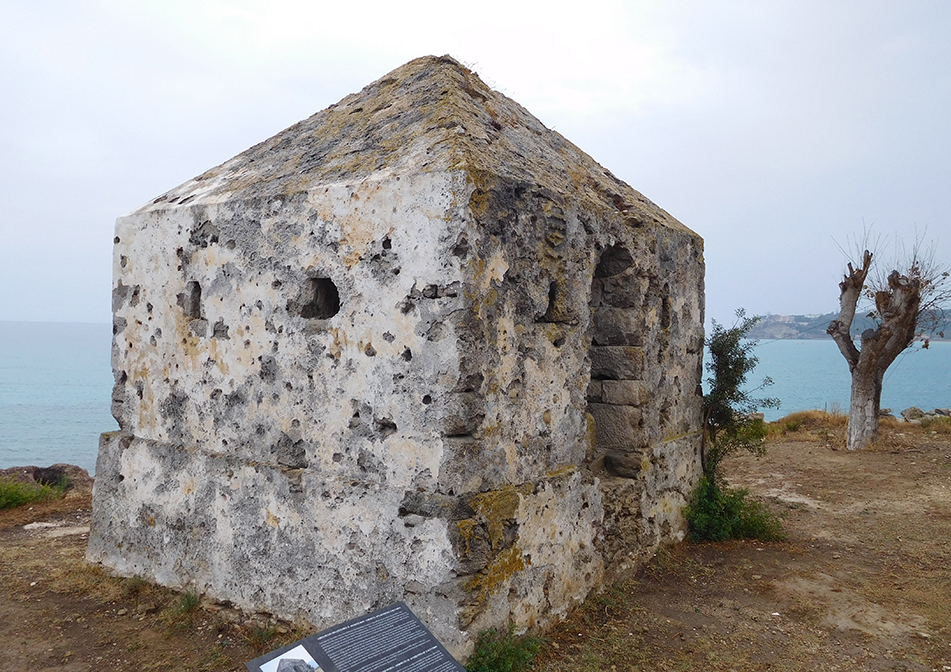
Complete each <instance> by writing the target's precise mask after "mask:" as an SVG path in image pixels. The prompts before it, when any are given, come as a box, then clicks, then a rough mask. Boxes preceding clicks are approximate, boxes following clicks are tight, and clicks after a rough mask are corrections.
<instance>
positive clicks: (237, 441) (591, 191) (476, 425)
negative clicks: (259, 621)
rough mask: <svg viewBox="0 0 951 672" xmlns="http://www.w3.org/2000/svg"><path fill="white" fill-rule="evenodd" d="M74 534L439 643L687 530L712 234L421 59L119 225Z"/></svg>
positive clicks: (140, 561) (228, 588)
mask: <svg viewBox="0 0 951 672" xmlns="http://www.w3.org/2000/svg"><path fill="white" fill-rule="evenodd" d="M114 276H115V289H114V293H113V309H114V315H115V329H114V331H115V339H114V343H113V368H114V372H115V376H116V385H115V392H114V395H113V414H114V415H115V417H116V419H117V420H118V422H119V426H120V431H119V432H116V433H113V434H109V435H104V437H103V440H102V442H101V446H100V456H99V462H98V464H97V479H96V490H95V501H94V519H93V528H92V532H91V535H90V545H89V554H88V555H89V558H90V559H91V560H94V561H98V562H102V563H103V564H105V565H107V566H109V567H111V568H113V569H114V570H116V571H117V572H119V573H121V574H125V575H133V574H139V575H143V576H149V577H152V578H154V579H155V580H157V581H159V582H160V583H163V584H167V585H190V586H192V587H193V588H195V589H197V590H199V591H201V592H203V593H206V594H208V595H209V596H211V597H215V598H218V599H221V600H227V601H230V602H233V603H234V604H236V605H237V606H239V607H241V608H244V609H247V610H251V611H254V610H264V611H270V612H272V613H276V614H279V615H281V616H284V617H289V618H295V617H301V618H306V619H307V620H309V621H311V622H312V623H314V624H315V625H316V626H318V627H321V626H326V625H330V624H332V623H336V622H339V621H341V620H344V619H346V618H349V617H351V616H354V615H357V614H361V613H364V612H366V611H367V610H370V609H372V608H374V607H379V606H382V605H384V604H387V603H390V602H394V601H397V600H400V599H402V600H406V601H407V603H408V604H409V605H410V606H411V607H412V608H413V609H414V611H416V612H417V613H418V614H419V615H420V617H421V618H422V620H423V621H424V622H426V623H427V624H428V625H429V626H430V627H431V628H432V629H433V631H434V633H435V634H436V636H437V637H438V638H439V639H440V640H442V641H443V642H444V643H445V644H446V645H447V646H448V647H449V648H450V650H452V651H453V652H455V653H457V654H462V653H464V652H465V651H466V650H467V649H468V648H469V647H470V646H471V642H472V638H473V636H474V635H475V634H477V632H478V631H479V630H480V629H482V628H485V627H489V626H498V625H501V624H503V623H505V622H506V621H508V620H514V621H515V622H516V623H517V624H519V625H521V626H533V625H545V624H547V623H550V622H552V621H554V620H557V619H559V618H561V617H562V616H563V615H564V614H565V613H566V612H567V610H568V609H569V608H570V607H571V606H572V605H573V604H576V603H577V602H579V601H580V600H582V599H583V598H584V596H585V595H586V594H587V593H588V592H589V591H590V590H591V589H592V588H595V587H596V586H598V585H599V584H600V583H601V582H602V581H603V580H604V579H605V576H606V575H610V574H611V573H616V572H619V571H623V570H624V569H625V568H626V567H629V566H631V565H632V564H634V563H636V562H637V561H638V560H639V559H640V558H642V557H645V556H646V555H648V554H650V553H651V552H652V551H653V549H654V548H656V546H657V544H658V543H661V542H662V541H664V540H674V539H678V538H680V537H682V531H683V521H682V518H681V516H680V508H681V506H682V505H683V503H684V502H685V498H686V495H687V494H688V493H689V490H690V488H691V487H692V485H693V483H694V482H695V480H696V477H697V475H698V470H699V464H698V455H697V448H698V443H699V435H698V433H697V432H698V429H699V415H700V410H699V401H700V397H699V396H698V394H697V388H698V386H699V383H700V357H701V350H702V326H701V325H702V322H703V261H702V242H701V241H700V239H699V238H698V237H697V236H696V235H695V234H693V233H692V232H690V231H689V230H688V229H686V228H685V227H683V226H682V225H681V224H680V223H679V222H677V221H676V220H674V219H673V218H671V217H670V216H669V215H667V213H665V212H663V211H662V210H660V209H659V208H657V207H656V206H654V205H653V204H652V203H650V201H648V200H647V199H645V198H644V197H643V196H641V195H640V194H638V193H637V192H635V191H634V190H633V189H631V188H630V187H628V186H627V185H625V184H624V183H622V182H620V181H619V180H617V179H616V178H614V177H613V176H612V175H611V174H610V173H608V172H607V171H605V170H604V169H603V168H601V167H600V166H598V165H597V164H596V163H594V161H592V160H591V159H590V157H587V155H585V154H583V153H582V152H581V151H580V150H578V149H577V148H576V147H574V146H573V145H571V144H570V143H568V142H567V141H565V140H564V139H563V138H561V136H558V135H557V134H555V133H553V132H551V131H549V130H548V129H546V128H544V126H542V125H541V123H540V122H538V120H537V119H535V118H534V117H532V116H531V115H530V114H528V113H527V112H526V111H525V110H524V109H523V108H521V107H520V106H518V105H517V104H516V103H514V102H513V101H510V100H509V99H507V98H505V97H504V96H501V95H500V94H498V93H496V92H494V91H491V90H490V89H488V87H486V86H485V85H484V84H483V83H482V82H481V81H480V80H478V78H477V77H475V75H473V73H471V72H469V71H468V70H466V69H465V68H463V67H462V66H460V65H459V64H458V63H456V62H455V61H452V60H451V59H448V58H443V59H434V58H427V59H419V60H417V61H413V62H412V63H409V64H407V65H406V66H403V67H402V68H400V69H398V70H396V71H394V72H393V73H391V74H390V75H388V76H387V77H385V78H383V79H382V80H379V81H378V82H375V83H374V84H371V85H370V86H368V87H367V88H366V89H364V90H363V91H362V92H360V93H359V94H354V95H353V96H350V97H348V98H346V99H344V100H343V101H341V103H339V104H338V105H336V106H332V107H331V108H328V110H325V111H323V112H321V113H318V114H317V115H315V116H314V117H312V118H310V119H308V120H305V121H304V122H301V123H300V124H298V125H296V126H294V127H292V128H290V129H288V130H287V131H285V132H283V133H281V134H279V135H278V136H275V137H274V138H272V139H270V140H268V141H266V142H265V143H262V144H261V145H258V146H256V147H253V148H251V149H250V150H248V151H247V152H245V153H244V154H242V155H239V156H238V157H235V158H234V159H232V160H231V161H229V162H226V163H225V164H223V165H222V166H219V167H218V168H215V169H212V170H211V171H208V172H207V173H205V174H204V175H202V176H199V177H198V178H195V179H194V180H191V181H189V182H187V183H185V184H184V185H182V186H181V187H179V188H177V189H175V190H172V191H171V192H168V193H167V194H165V195H163V196H161V197H159V198H158V199H156V200H155V201H154V202H152V203H150V204H148V205H147V206H145V207H143V208H141V209H140V210H138V211H136V212H134V213H132V214H131V215H128V216H126V217H123V218H120V219H119V220H118V222H117V224H116V239H115V267H114Z"/></svg>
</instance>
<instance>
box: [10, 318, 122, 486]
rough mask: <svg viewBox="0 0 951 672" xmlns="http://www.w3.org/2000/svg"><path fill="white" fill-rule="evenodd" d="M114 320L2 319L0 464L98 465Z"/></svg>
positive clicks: (106, 425)
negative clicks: (42, 320)
mask: <svg viewBox="0 0 951 672" xmlns="http://www.w3.org/2000/svg"><path fill="white" fill-rule="evenodd" d="M111 339H112V327H111V325H108V324H66V323H55V322H0V468H2V467H13V466H23V465H30V464H34V465H37V466H41V467H45V466H49V465H50V464H54V463H56V462H70V463H72V464H78V465H79V466H81V467H83V468H84V469H86V470H88V471H89V472H90V473H92V472H93V469H94V468H95V465H96V453H97V451H98V449H99V434H100V433H102V432H107V431H112V430H115V429H118V425H116V421H115V420H114V419H113V418H112V415H111V413H110V412H109V404H110V397H111V394H112V369H111V366H110V363H109V355H110V349H111Z"/></svg>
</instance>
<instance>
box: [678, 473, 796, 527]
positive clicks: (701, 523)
mask: <svg viewBox="0 0 951 672" xmlns="http://www.w3.org/2000/svg"><path fill="white" fill-rule="evenodd" d="M684 513H685V515H686V518H687V524H688V525H689V526H690V539H691V540H693V541H725V540H727V539H759V540H760V541H779V540H781V539H783V538H784V535H783V528H782V524H781V523H780V521H779V518H778V517H776V515H775V514H773V513H772V512H771V511H770V510H769V509H767V508H766V506H765V505H763V504H762V503H760V502H757V501H755V500H752V499H749V493H748V492H747V491H746V490H735V489H732V488H726V487H722V486H719V485H717V484H716V483H715V482H714V481H711V480H709V479H707V477H705V476H704V477H702V478H701V479H700V483H699V484H698V485H697V489H696V490H694V492H693V495H692V496H691V498H690V504H688V505H687V509H686V511H685V512H684Z"/></svg>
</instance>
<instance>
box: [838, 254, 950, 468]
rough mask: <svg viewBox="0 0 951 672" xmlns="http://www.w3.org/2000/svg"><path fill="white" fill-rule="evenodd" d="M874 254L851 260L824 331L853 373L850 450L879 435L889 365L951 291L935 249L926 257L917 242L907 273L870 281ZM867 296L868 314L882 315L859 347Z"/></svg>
mask: <svg viewBox="0 0 951 672" xmlns="http://www.w3.org/2000/svg"><path fill="white" fill-rule="evenodd" d="M859 249H861V248H859ZM872 256H873V255H872V253H871V252H869V251H868V250H865V252H864V253H863V255H862V265H861V267H853V265H852V263H849V264H848V270H847V271H846V273H845V278H844V279H843V280H842V282H840V283H839V289H840V290H841V295H840V297H839V317H838V319H835V320H833V321H832V322H831V323H830V324H829V328H828V329H827V330H826V331H827V332H828V333H829V335H831V336H832V338H833V339H835V342H836V344H837V345H838V346H839V351H840V352H841V353H842V355H843V356H844V357H845V361H846V362H848V365H849V371H850V372H851V374H852V394H851V400H850V403H849V432H848V440H847V443H846V446H847V448H848V449H849V450H856V449H861V448H865V447H866V446H867V445H868V444H869V443H870V442H871V441H873V440H874V439H875V438H876V437H877V436H878V416H879V410H880V407H881V400H882V380H883V378H884V376H885V371H886V369H888V367H889V366H891V364H892V362H894V361H895V358H896V357H898V355H900V354H901V353H902V352H903V351H904V350H905V349H906V348H908V347H910V346H911V344H912V343H913V342H914V341H915V338H916V337H918V336H920V335H921V334H922V332H923V330H924V327H926V326H927V325H924V324H922V316H923V315H928V316H934V315H936V314H937V311H939V310H940V307H941V304H943V303H945V302H947V300H948V298H949V294H951V292H949V289H948V278H949V272H948V268H947V267H939V266H937V265H936V264H935V263H934V256H933V254H931V253H928V254H925V255H924V256H922V255H921V247H920V244H919V243H918V242H916V244H915V247H914V248H913V250H912V253H911V254H910V255H909V257H910V259H909V260H908V262H907V263H906V264H903V266H904V269H905V270H904V272H899V271H898V270H892V271H891V272H890V273H889V274H888V275H887V276H880V277H878V278H873V279H872V280H871V281H869V280H868V276H869V271H870V270H871V268H872ZM863 296H864V297H866V298H869V299H872V300H873V301H874V303H875V309H874V311H872V313H871V314H870V315H871V316H872V317H875V318H876V319H877V320H878V327H877V328H875V329H866V330H865V331H864V332H863V333H862V335H861V346H860V347H858V346H856V344H855V341H854V340H853V338H852V334H851V328H852V320H853V319H854V317H855V311H856V309H857V307H858V304H859V300H860V299H862V298H863ZM926 343H927V342H926ZM925 347H927V344H926V345H925Z"/></svg>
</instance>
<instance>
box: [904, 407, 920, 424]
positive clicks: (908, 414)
mask: <svg viewBox="0 0 951 672" xmlns="http://www.w3.org/2000/svg"><path fill="white" fill-rule="evenodd" d="M901 417H903V418H904V419H905V420H907V421H909V422H911V421H912V420H921V419H922V418H923V417H925V412H924V411H923V410H921V409H920V408H918V407H917V406H911V407H909V408H906V409H905V410H904V411H902V412H901Z"/></svg>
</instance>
